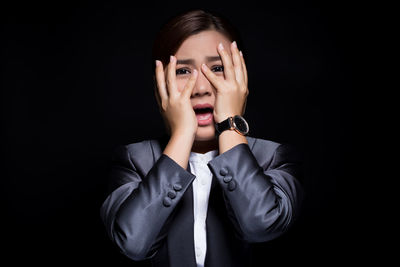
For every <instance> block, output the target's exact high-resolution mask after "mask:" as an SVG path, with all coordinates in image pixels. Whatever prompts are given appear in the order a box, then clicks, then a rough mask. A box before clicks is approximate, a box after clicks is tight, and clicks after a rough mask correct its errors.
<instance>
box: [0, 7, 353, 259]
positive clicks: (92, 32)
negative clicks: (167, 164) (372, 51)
mask: <svg viewBox="0 0 400 267" xmlns="http://www.w3.org/2000/svg"><path fill="white" fill-rule="evenodd" d="M320 2H323V3H320ZM320 2H315V3H314V2H311V1H292V2H288V1H286V2H280V4H279V5H278V4H271V3H264V4H263V5H262V6H261V5H260V4H253V3H250V2H247V1H246V2H245V3H243V2H242V3H240V4H239V3H235V2H221V1H218V2H213V3H211V4H209V3H204V2H198V3H197V2H194V1H191V2H189V1H187V2H183V1H179V2H174V3H168V4H167V3H163V4H159V3H157V2H151V3H150V2H149V3H147V4H150V5H149V6H151V7H146V8H145V7H141V6H140V3H138V2H134V1H130V2H115V1H114V2H105V1H93V2H90V1H54V2H40V1H39V2H18V1H16V2H13V4H8V5H6V6H3V8H2V10H1V14H2V34H1V39H2V41H1V42H2V58H1V61H2V120H3V122H2V129H3V130H2V133H3V135H4V138H2V140H3V143H2V151H3V155H4V157H3V158H4V160H3V164H4V167H3V172H2V173H3V174H5V175H4V176H3V175H2V178H1V196H2V198H3V200H2V203H3V205H2V207H3V211H2V216H1V218H2V219H1V221H2V224H3V227H2V232H3V238H2V240H3V244H4V245H5V246H6V251H3V253H4V252H5V255H6V257H9V258H10V259H11V260H13V261H14V262H16V263H39V264H52V265H57V264H62V263H85V264H113V266H135V265H132V262H131V261H130V260H128V259H127V258H125V257H124V256H123V255H121V254H119V252H118V251H117V249H116V248H115V247H113V245H111V242H110V241H109V239H108V237H107V236H106V233H105V231H104V227H103V225H102V223H101V221H100V217H99V209H100V206H101V204H102V202H103V201H104V199H105V197H106V195H105V187H106V182H107V173H108V170H109V167H110V165H109V164H110V156H111V152H112V150H113V148H115V146H117V145H119V144H128V143H132V142H136V141H140V140H143V139H148V138H152V137H157V136H159V135H160V134H161V133H162V132H163V123H162V120H161V117H160V115H159V114H158V109H157V106H156V102H155V100H154V97H153V89H152V88H153V85H152V64H153V62H151V46H152V41H153V38H154V36H155V34H156V32H157V30H158V29H159V27H160V26H161V24H162V23H163V22H165V20H166V19H168V18H169V17H170V16H172V15H174V14H176V13H178V12H180V11H183V10H186V9H188V8H190V7H202V8H207V9H209V10H211V11H217V12H219V13H222V14H224V15H225V16H226V17H227V18H228V19H229V20H231V21H232V22H233V23H234V24H235V25H236V26H237V28H238V29H239V31H240V32H241V34H242V38H243V40H244V45H245V46H244V47H242V49H243V50H244V54H245V59H246V62H247V66H248V72H249V90H250V95H249V97H248V105H247V112H246V118H247V120H248V122H249V125H250V130H251V136H254V137H260V138H265V139H270V140H273V141H277V142H285V143H290V144H293V145H295V146H296V147H298V148H299V149H300V151H301V152H302V154H303V155H304V171H305V180H304V185H305V189H306V200H305V204H304V208H303V213H302V216H301V217H300V219H299V221H298V223H297V224H296V226H295V227H294V228H293V229H292V230H291V231H290V232H289V233H287V234H286V235H284V236H283V237H281V238H279V239H277V240H275V241H272V242H271V243H269V244H267V245H262V246H258V250H259V251H260V252H261V254H262V258H263V260H264V261H265V262H266V264H265V265H262V266H267V265H268V264H271V263H280V264H283V265H285V263H303V264H316V265H320V264H321V265H324V263H329V262H332V261H334V260H335V259H338V258H340V257H341V256H342V255H343V251H342V249H341V248H340V247H341V246H340V245H338V244H343V243H345V241H339V240H342V236H341V232H340V230H339V229H340V228H339V227H338V225H341V222H340V220H339V219H340V213H339V206H338V204H337V202H338V201H339V198H340V197H339V193H338V187H339V184H340V181H343V180H345V179H346V178H347V175H346V173H347V166H346V159H347V157H348V156H347V155H348V153H349V152H350V146H351V131H350V121H351V108H350V105H351V99H352V89H353V88H352V87H353V83H352V80H351V77H352V72H353V62H352V59H351V57H350V54H351V53H352V49H353V43H354V33H353V26H354V25H353V22H354V20H356V17H354V16H353V15H354V14H353V13H352V12H353V9H352V8H351V7H350V6H349V5H348V4H347V5H345V4H341V3H339V2H336V1H335V2H333V1H329V2H326V1H320ZM190 4H192V5H190ZM4 204H5V205H4ZM338 242H339V243H338ZM317 256H318V257H317ZM320 256H322V257H320ZM267 263H268V264H267ZM138 266H140V265H138Z"/></svg>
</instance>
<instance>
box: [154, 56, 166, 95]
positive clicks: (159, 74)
mask: <svg viewBox="0 0 400 267" xmlns="http://www.w3.org/2000/svg"><path fill="white" fill-rule="evenodd" d="M156 81H157V89H158V94H159V97H160V98H161V99H162V100H165V99H167V98H168V92H167V88H166V86H165V75H164V68H163V65H162V62H161V61H159V60H156Z"/></svg>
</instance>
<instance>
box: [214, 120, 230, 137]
mask: <svg viewBox="0 0 400 267" xmlns="http://www.w3.org/2000/svg"><path fill="white" fill-rule="evenodd" d="M231 118H232V117H229V118H227V119H226V120H223V121H221V122H220V123H216V124H215V132H216V135H217V136H218V135H220V134H221V133H222V132H223V131H226V130H229V129H230V128H231V123H230V120H231Z"/></svg>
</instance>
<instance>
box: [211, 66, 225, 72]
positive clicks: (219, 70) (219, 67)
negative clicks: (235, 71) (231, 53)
mask: <svg viewBox="0 0 400 267" xmlns="http://www.w3.org/2000/svg"><path fill="white" fill-rule="evenodd" d="M211 70H212V71H214V72H224V66H222V65H219V66H214V67H212V68H211Z"/></svg>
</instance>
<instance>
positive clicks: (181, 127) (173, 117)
mask: <svg viewBox="0 0 400 267" xmlns="http://www.w3.org/2000/svg"><path fill="white" fill-rule="evenodd" d="M165 75H167V77H166V78H165ZM197 76H198V73H197V71H196V70H194V71H193V73H192V75H191V77H190V78H189V80H188V81H187V83H186V85H185V87H184V88H183V90H182V91H180V90H178V87H177V84H176V58H175V57H174V56H171V58H170V63H169V64H168V65H167V68H166V71H165V73H164V69H163V65H162V63H161V61H158V60H157V61H156V80H157V89H158V94H159V96H158V97H159V98H158V103H159V105H160V109H161V114H162V116H163V117H164V119H165V121H166V122H167V128H168V130H169V131H170V134H171V136H172V135H174V134H188V135H193V137H194V135H195V134H196V131H197V118H196V114H195V112H194V110H193V107H192V104H191V102H190V96H191V94H192V91H193V88H194V85H195V83H196V79H197Z"/></svg>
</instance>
